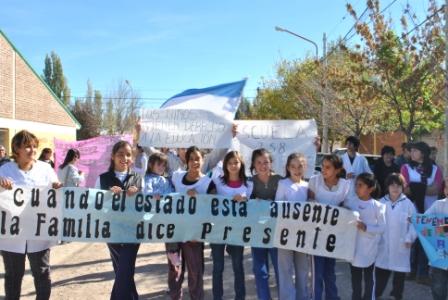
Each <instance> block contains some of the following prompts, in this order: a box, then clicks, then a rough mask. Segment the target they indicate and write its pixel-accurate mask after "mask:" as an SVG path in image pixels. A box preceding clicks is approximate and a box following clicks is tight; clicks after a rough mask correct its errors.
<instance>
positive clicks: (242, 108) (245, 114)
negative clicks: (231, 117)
mask: <svg viewBox="0 0 448 300" xmlns="http://www.w3.org/2000/svg"><path fill="white" fill-rule="evenodd" d="M251 117H252V104H251V103H250V101H249V100H248V99H247V98H244V97H243V98H242V99H241V102H240V105H239V106H238V110H237V111H236V114H235V119H236V120H244V119H250V118H251Z"/></svg>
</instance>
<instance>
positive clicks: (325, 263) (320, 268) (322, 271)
mask: <svg viewBox="0 0 448 300" xmlns="http://www.w3.org/2000/svg"><path fill="white" fill-rule="evenodd" d="M335 264H336V259H334V258H329V257H323V256H314V299H315V300H321V299H322V294H323V291H324V290H323V289H324V286H325V299H326V300H339V299H340V298H339V296H338V288H337V287H336V274H335V270H334V267H335Z"/></svg>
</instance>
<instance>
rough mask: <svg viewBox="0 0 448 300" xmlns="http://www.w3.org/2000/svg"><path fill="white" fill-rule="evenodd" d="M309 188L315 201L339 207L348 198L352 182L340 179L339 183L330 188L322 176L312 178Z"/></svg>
mask: <svg viewBox="0 0 448 300" xmlns="http://www.w3.org/2000/svg"><path fill="white" fill-rule="evenodd" d="M308 188H309V189H310V191H312V192H313V193H314V200H316V202H318V203H321V204H330V205H334V206H338V205H339V204H341V203H342V202H344V201H345V199H346V198H347V195H348V192H349V191H350V181H348V180H346V179H343V178H339V180H338V183H337V184H336V185H334V186H332V187H331V188H329V187H328V186H327V185H326V184H325V181H324V177H323V176H322V174H319V175H314V176H312V177H311V178H310V181H309V183H308Z"/></svg>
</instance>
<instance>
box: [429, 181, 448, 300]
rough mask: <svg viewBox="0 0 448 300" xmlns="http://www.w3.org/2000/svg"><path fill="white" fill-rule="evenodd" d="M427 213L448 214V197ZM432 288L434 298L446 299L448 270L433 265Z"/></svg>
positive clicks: (447, 186)
mask: <svg viewBox="0 0 448 300" xmlns="http://www.w3.org/2000/svg"><path fill="white" fill-rule="evenodd" d="M444 193H445V196H447V195H448V178H447V179H445V189H444ZM425 214H438V215H445V216H448V198H445V199H442V200H437V201H436V202H434V204H433V205H431V207H430V208H429V209H428V210H427V211H426V212H425ZM442 226H443V229H444V232H445V234H446V232H447V231H448V224H444V225H442ZM431 279H432V281H431V290H432V297H433V299H434V300H446V299H447V295H448V270H447V269H441V268H437V267H435V266H432V267H431Z"/></svg>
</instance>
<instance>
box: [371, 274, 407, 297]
mask: <svg viewBox="0 0 448 300" xmlns="http://www.w3.org/2000/svg"><path fill="white" fill-rule="evenodd" d="M391 273H392V271H390V270H385V269H381V268H378V267H375V296H376V297H380V296H381V295H382V294H383V292H384V290H385V289H386V286H387V282H388V281H389V276H390V274H391ZM393 273H394V279H393V280H392V291H391V292H390V295H391V296H393V297H395V299H402V298H403V290H404V279H405V277H406V273H404V272H395V271H393Z"/></svg>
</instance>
